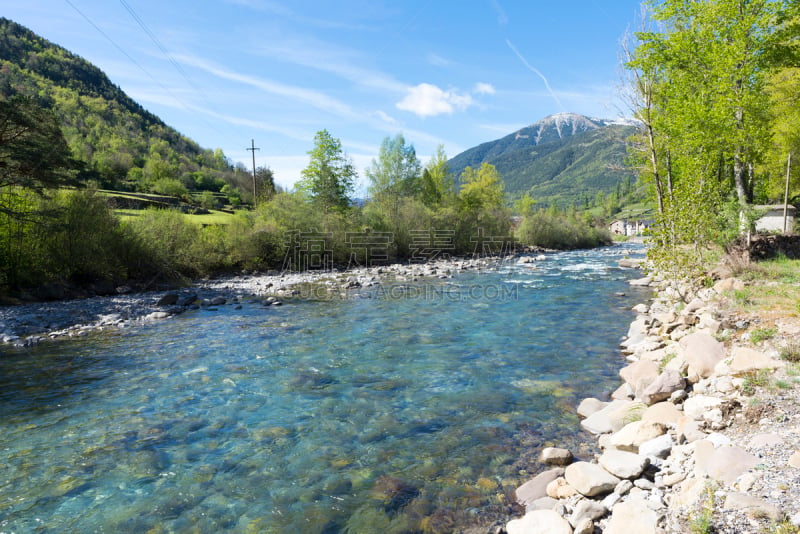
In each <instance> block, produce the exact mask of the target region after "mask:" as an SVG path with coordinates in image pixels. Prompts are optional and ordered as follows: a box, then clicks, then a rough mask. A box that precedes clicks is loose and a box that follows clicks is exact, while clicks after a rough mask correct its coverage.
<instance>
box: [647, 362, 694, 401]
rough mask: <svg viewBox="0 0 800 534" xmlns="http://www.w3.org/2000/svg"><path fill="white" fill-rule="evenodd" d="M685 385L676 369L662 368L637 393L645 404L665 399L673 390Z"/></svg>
mask: <svg viewBox="0 0 800 534" xmlns="http://www.w3.org/2000/svg"><path fill="white" fill-rule="evenodd" d="M685 387H686V379H684V378H683V376H681V374H680V373H679V372H678V371H675V370H673V369H664V370H663V371H662V372H661V373H660V374H659V375H658V376H657V377H656V378H655V380H653V381H652V382H651V383H650V384H649V385H648V386H647V387H646V388H644V390H643V391H642V392H641V394H640V395H639V398H640V399H641V401H642V402H644V403H645V404H648V405H650V404H655V403H657V402H659V401H663V400H666V399H668V398H669V397H670V395H672V393H673V392H675V391H678V390H680V389H684V388H685Z"/></svg>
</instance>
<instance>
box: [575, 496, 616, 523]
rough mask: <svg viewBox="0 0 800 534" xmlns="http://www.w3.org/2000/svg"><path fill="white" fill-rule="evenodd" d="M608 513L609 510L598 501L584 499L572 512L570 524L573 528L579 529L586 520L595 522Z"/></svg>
mask: <svg viewBox="0 0 800 534" xmlns="http://www.w3.org/2000/svg"><path fill="white" fill-rule="evenodd" d="M606 513H608V509H607V508H606V507H605V506H603V505H602V504H601V503H599V502H597V501H593V500H591V499H583V500H582V501H581V502H579V503H578V504H577V505H575V508H574V509H573V510H572V515H570V516H569V522H570V524H571V525H572V526H574V527H577V526H578V524H579V523H581V522H582V521H583V520H585V519H590V520H592V521H594V520H595V519H600V518H601V517H603V516H604V515H606Z"/></svg>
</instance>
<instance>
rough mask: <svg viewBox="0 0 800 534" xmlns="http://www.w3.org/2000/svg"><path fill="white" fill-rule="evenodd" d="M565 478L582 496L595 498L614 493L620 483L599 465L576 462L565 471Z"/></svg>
mask: <svg viewBox="0 0 800 534" xmlns="http://www.w3.org/2000/svg"><path fill="white" fill-rule="evenodd" d="M564 478H566V479H567V482H569V485H570V486H572V487H573V488H575V489H576V490H578V492H579V493H580V494H581V495H585V496H586V497H594V496H595V495H604V494H606V493H610V492H612V491H614V487H616V485H617V484H618V483H619V478H617V477H615V476H614V475H612V474H611V473H609V472H608V471H606V470H605V469H603V468H602V467H600V466H599V465H597V464H592V463H589V462H575V463H574V464H572V465H570V466H568V467H567V468H566V469H565V470H564Z"/></svg>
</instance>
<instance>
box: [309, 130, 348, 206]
mask: <svg viewBox="0 0 800 534" xmlns="http://www.w3.org/2000/svg"><path fill="white" fill-rule="evenodd" d="M308 154H309V156H310V157H311V159H310V161H309V163H308V167H306V168H305V169H303V171H302V173H301V174H302V176H303V178H302V180H301V181H300V182H299V183H298V189H299V190H301V191H303V192H305V193H306V194H307V195H309V196H310V197H311V198H312V200H313V202H315V203H318V204H319V205H320V206H322V209H323V211H325V212H326V213H327V212H328V210H331V209H336V210H346V209H347V208H349V207H350V195H351V194H352V192H353V182H354V180H355V177H356V175H357V173H356V169H355V167H354V166H353V163H352V162H351V161H350V158H348V157H347V155H346V154H345V153H344V152H343V151H342V143H341V141H339V139H336V138H335V137H333V136H331V134H330V133H329V132H328V130H320V131H319V132H317V134H316V135H315V136H314V148H313V149H311V150H310V151H309V152H308Z"/></svg>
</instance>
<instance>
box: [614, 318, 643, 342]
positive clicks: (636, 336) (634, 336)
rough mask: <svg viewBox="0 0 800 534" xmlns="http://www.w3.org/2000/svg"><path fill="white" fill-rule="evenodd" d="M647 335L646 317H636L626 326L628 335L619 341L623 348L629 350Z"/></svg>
mask: <svg viewBox="0 0 800 534" xmlns="http://www.w3.org/2000/svg"><path fill="white" fill-rule="evenodd" d="M646 337H647V318H645V317H637V318H636V320H635V321H633V322H632V323H631V325H630V327H628V336H627V337H626V338H625V340H624V341H623V342H622V343H620V346H621V347H622V348H624V349H628V350H631V348H632V347H634V346H636V345H638V344H639V343H642V342H643V341H644V340H645V338H646Z"/></svg>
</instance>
